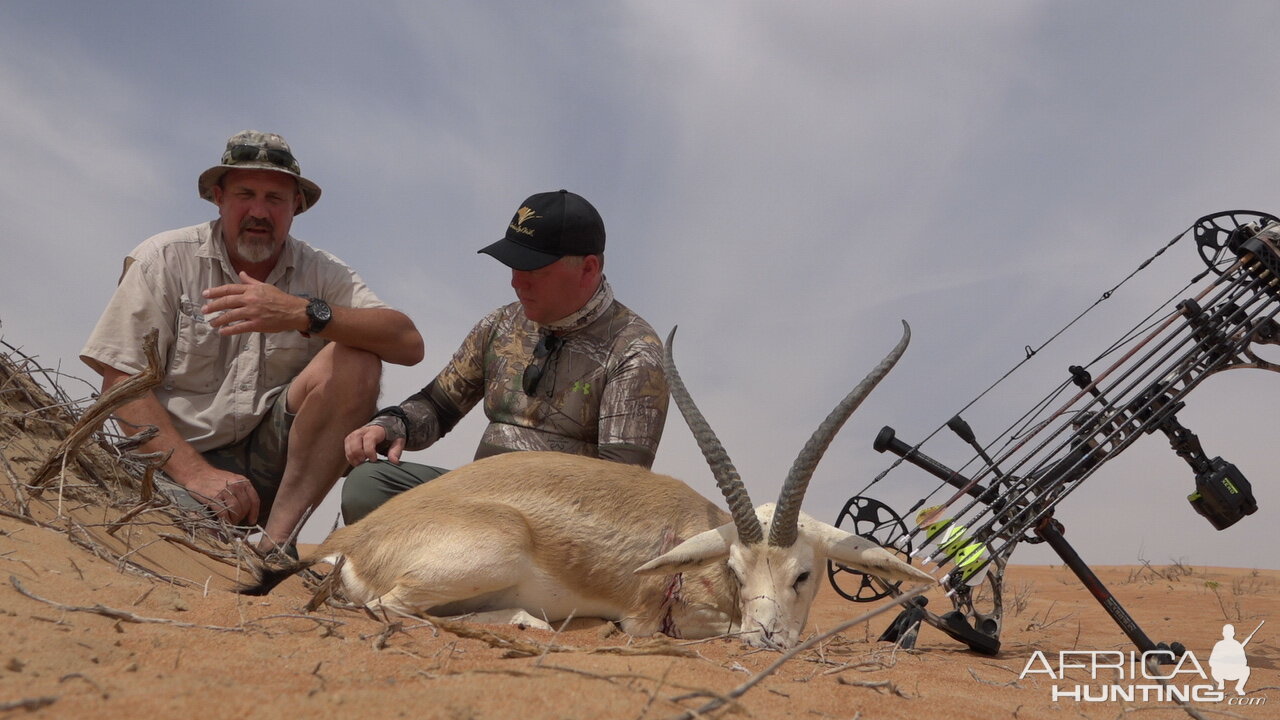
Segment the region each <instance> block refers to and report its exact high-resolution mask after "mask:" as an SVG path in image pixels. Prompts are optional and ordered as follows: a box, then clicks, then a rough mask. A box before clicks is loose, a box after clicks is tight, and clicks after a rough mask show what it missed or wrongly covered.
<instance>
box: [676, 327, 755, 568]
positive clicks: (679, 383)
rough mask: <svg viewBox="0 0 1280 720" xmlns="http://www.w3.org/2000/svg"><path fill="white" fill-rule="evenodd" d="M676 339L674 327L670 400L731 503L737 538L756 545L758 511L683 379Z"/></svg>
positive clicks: (730, 510)
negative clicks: (678, 411)
mask: <svg viewBox="0 0 1280 720" xmlns="http://www.w3.org/2000/svg"><path fill="white" fill-rule="evenodd" d="M675 339H676V328H671V334H670V335H668V336H667V347H666V349H665V351H664V352H663V355H662V365H663V369H664V370H666V373H667V384H668V385H670V386H671V398H672V399H673V400H675V401H676V407H678V408H680V414H681V415H683V416H684V421H685V424H687V425H688V426H689V430H690V431H691V432H693V437H694V439H695V440H697V441H698V448H699V449H700V450H702V456H703V457H705V458H706V459H707V464H708V465H710V466H711V475H712V476H713V477H715V479H716V485H717V486H719V487H720V492H721V493H723V494H724V499H725V501H726V502H727V503H728V504H729V512H730V513H731V514H732V515H733V524H734V526H735V527H737V528H738V539H739V540H741V541H742V542H743V543H745V544H747V545H755V544H757V543H759V542H760V541H761V540H763V539H764V532H763V531H762V530H761V529H760V521H759V520H758V519H757V518H756V511H755V508H754V507H753V506H752V505H751V498H750V497H749V496H748V495H747V488H746V486H745V485H743V484H742V478H741V477H740V476H739V475H738V471H737V469H735V468H734V467H733V462H732V461H731V460H729V454H728V453H726V452H725V450H724V446H723V445H721V444H720V440H719V439H718V438H716V434H715V431H713V430H712V429H711V425H710V424H708V423H707V420H706V418H704V417H703V416H702V412H701V411H699V410H698V406H697V405H695V404H694V403H693V398H692V397H690V396H689V390H688V389H687V388H685V386H684V381H683V380H681V379H680V373H679V371H677V370H676V362H675V359H674V358H673V357H672V354H671V344H672V342H674V341H675Z"/></svg>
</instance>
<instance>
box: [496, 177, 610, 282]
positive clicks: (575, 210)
mask: <svg viewBox="0 0 1280 720" xmlns="http://www.w3.org/2000/svg"><path fill="white" fill-rule="evenodd" d="M479 252H482V253H485V254H486V255H492V256H493V257H495V258H497V259H498V261H499V262H501V263H502V264H503V265H506V266H507V267H509V268H512V269H514V270H537V269H538V268H541V267H546V266H547V265H550V264H551V263H553V262H555V261H556V260H559V259H560V258H562V257H564V256H565V255H599V254H600V253H602V252H604V220H601V219H600V213H598V212H596V209H595V208H594V207H592V206H591V203H589V202H587V201H586V198H584V197H582V196H581V195H577V194H575V193H571V192H569V191H568V190H556V191H554V192H544V193H538V194H537V195H530V196H529V199H527V200H525V201H524V202H523V203H521V205H520V209H519V210H516V214H515V215H513V216H512V217H511V222H510V223H508V225H507V234H506V236H505V237H503V238H502V239H501V240H499V241H498V242H496V243H494V244H492V245H490V246H488V247H486V248H484V249H482V250H480V251H479Z"/></svg>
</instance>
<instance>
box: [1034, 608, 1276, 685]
mask: <svg viewBox="0 0 1280 720" xmlns="http://www.w3.org/2000/svg"><path fill="white" fill-rule="evenodd" d="M1264 624H1266V621H1265V620H1263V621H1262V622H1260V623H1258V627H1256V628H1254V629H1253V632H1251V633H1249V636H1248V637H1246V638H1245V639H1244V640H1236V628H1235V626H1234V625H1232V624H1230V623H1228V624H1226V625H1223V626H1222V639H1221V640H1219V641H1218V643H1217V644H1216V645H1214V646H1213V651H1212V652H1211V653H1210V654H1209V661H1208V663H1207V665H1208V671H1207V672H1206V670H1205V667H1204V665H1202V664H1201V661H1200V660H1199V659H1198V658H1197V657H1196V654H1195V653H1194V652H1192V651H1190V650H1186V651H1185V652H1183V654H1182V655H1178V656H1175V655H1174V653H1172V652H1170V651H1169V650H1168V649H1164V648H1159V649H1152V650H1146V651H1143V652H1141V653H1139V652H1136V651H1133V650H1130V651H1128V652H1127V653H1126V652H1121V651H1119V650H1061V651H1059V652H1058V653H1057V657H1056V658H1055V657H1053V656H1052V655H1051V654H1046V653H1044V652H1043V651H1041V650H1036V651H1035V652H1034V653H1032V655H1031V657H1030V658H1029V659H1028V660H1027V664H1026V666H1025V667H1024V668H1023V669H1022V672H1021V673H1020V674H1019V675H1018V679H1019V680H1021V679H1023V678H1026V677H1028V676H1035V675H1044V676H1047V677H1046V679H1048V680H1050V681H1052V682H1053V684H1052V685H1050V687H1049V690H1050V692H1051V693H1052V699H1053V701H1054V702H1060V701H1064V700H1069V701H1074V702H1077V703H1096V702H1121V701H1123V702H1138V701H1142V702H1149V701H1153V700H1154V701H1156V702H1173V701H1176V702H1186V701H1193V702H1201V703H1226V704H1227V705H1241V706H1244V705H1249V706H1258V705H1266V704H1267V698H1266V697H1264V696H1261V695H1256V694H1255V695H1254V696H1251V697H1246V696H1245V690H1244V684H1245V682H1246V681H1247V680H1248V679H1249V661H1248V658H1246V657H1245V653H1244V647H1245V645H1248V644H1249V641H1251V640H1253V636H1254V635H1256V634H1257V633H1258V631H1259V630H1261V629H1262V626H1263V625H1264ZM1230 681H1234V682H1235V688H1234V690H1235V693H1234V694H1233V693H1231V692H1230V690H1228V689H1227V683H1228V682H1230Z"/></svg>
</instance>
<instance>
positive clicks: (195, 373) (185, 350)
mask: <svg viewBox="0 0 1280 720" xmlns="http://www.w3.org/2000/svg"><path fill="white" fill-rule="evenodd" d="M224 344H225V342H224V339H223V338H222V336H221V335H219V334H218V331H217V330H216V329H215V328H213V327H211V326H210V325H209V322H208V320H207V319H206V318H205V317H204V316H203V315H201V314H200V306H199V305H198V304H196V303H194V302H193V301H191V300H189V299H188V298H186V297H184V298H182V304H181V312H179V313H178V326H177V328H176V334H175V336H174V339H173V360H172V362H170V363H169V373H168V376H167V377H166V378H165V386H166V387H167V388H169V389H175V388H176V389H179V390H186V391H189V392H202V393H207V392H214V391H215V390H217V389H218V386H219V385H221V384H222V377H223V375H225V368H224V363H223V360H222V357H221V355H222V348H223V346H224Z"/></svg>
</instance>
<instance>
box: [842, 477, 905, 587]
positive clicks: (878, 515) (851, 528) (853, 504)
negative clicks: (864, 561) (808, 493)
mask: <svg viewBox="0 0 1280 720" xmlns="http://www.w3.org/2000/svg"><path fill="white" fill-rule="evenodd" d="M836 527H838V528H840V529H841V530H844V531H845V532H850V533H853V534H854V535H858V536H860V537H863V538H866V539H867V540H870V541H871V542H873V543H876V544H877V545H879V546H881V547H883V548H884V549H886V550H889V551H890V552H893V553H897V554H898V555H899V556H900V557H901V558H902V559H903V561H904V562H910V558H911V538H910V537H909V536H908V530H907V524H906V523H905V522H903V520H902V517H901V516H900V515H898V513H896V512H894V511H893V508H891V507H889V506H888V505H885V504H884V503H882V502H880V501H879V500H876V499H874V498H869V497H865V496H862V495H855V496H853V497H851V498H849V502H847V503H845V504H844V509H843V510H841V511H840V515H839V517H837V518H836ZM827 579H828V580H830V581H831V587H832V588H834V589H835V591H836V592H837V593H839V594H840V597H842V598H844V599H845V600H852V601H853V602H873V601H875V600H879V599H881V598H885V597H888V596H889V595H891V594H892V593H893V591H894V590H896V589H897V584H896V583H895V584H892V585H890V584H887V583H885V582H883V581H880V580H876V579H873V578H872V577H871V576H870V575H868V574H866V573H863V572H858V571H857V570H853V569H851V568H847V567H845V566H843V565H839V564H837V563H835V562H832V561H831V560H828V561H827Z"/></svg>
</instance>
